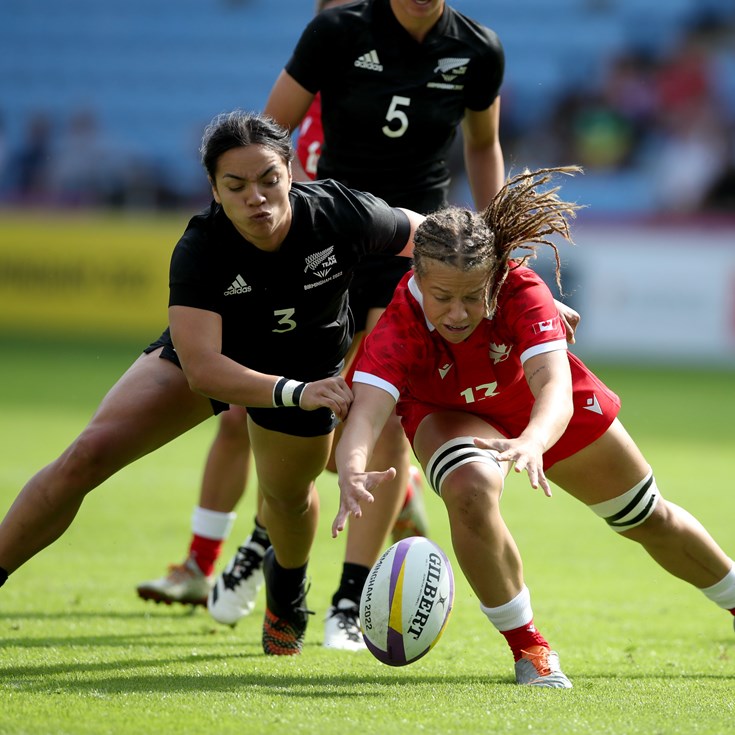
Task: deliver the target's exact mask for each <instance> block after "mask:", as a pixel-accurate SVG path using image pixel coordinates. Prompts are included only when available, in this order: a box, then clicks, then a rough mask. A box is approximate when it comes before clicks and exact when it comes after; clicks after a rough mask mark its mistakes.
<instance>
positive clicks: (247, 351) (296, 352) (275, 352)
mask: <svg viewBox="0 0 735 735" xmlns="http://www.w3.org/2000/svg"><path fill="white" fill-rule="evenodd" d="M289 198H290V202H291V207H292V209H293V220H292V223H291V227H290V229H289V231H288V234H287V235H286V238H285V239H284V241H283V243H282V244H281V247H280V248H279V249H278V250H277V251H276V252H265V251H263V250H259V249H258V248H256V247H255V245H253V244H252V243H250V242H248V241H247V240H246V239H245V238H244V237H243V236H242V235H240V234H239V233H238V232H237V230H236V229H235V228H234V226H233V225H232V223H231V222H230V220H229V219H228V218H227V217H226V215H225V213H224V211H223V210H222V207H221V206H220V205H218V204H216V203H214V202H213V203H212V205H211V206H210V208H209V209H208V210H205V211H204V212H202V213H201V214H199V215H197V216H195V217H193V218H192V219H191V220H190V222H189V224H188V226H187V228H186V230H185V232H184V234H183V235H182V237H181V239H180V240H179V242H178V243H177V245H176V247H175V248H174V252H173V255H172V257H171V268H170V274H169V289H170V290H169V305H170V306H191V307H195V308H198V309H206V310H207V311H214V312H216V313H218V314H220V315H221V316H222V354H224V355H226V356H227V357H230V358H232V359H233V360H235V361H236V362H238V363H240V364H241V365H246V366H247V367H249V368H252V369H253V370H257V371H258V372H262V373H269V374H276V375H287V376H288V377H289V378H293V379H297V380H306V381H308V380H317V379H320V378H323V377H325V376H326V375H332V374H334V371H335V366H337V365H339V363H340V361H341V360H342V359H343V358H344V356H345V354H346V352H347V349H348V347H349V345H350V342H351V341H352V337H353V332H354V330H353V326H352V319H351V316H350V313H349V308H348V304H347V287H348V285H349V282H350V279H351V277H352V272H353V270H354V267H355V265H356V263H357V262H358V260H359V259H360V258H361V257H362V256H363V255H365V254H367V253H387V254H392V255H395V254H396V253H398V252H400V251H401V250H402V249H403V248H404V247H405V245H406V243H407V242H408V238H409V234H410V224H409V221H408V218H407V217H406V215H405V214H403V213H402V212H400V211H399V210H396V209H393V208H391V207H389V206H388V205H387V204H386V203H385V202H384V201H383V200H381V199H378V198H376V197H374V196H373V195H372V194H368V193H364V192H358V191H352V190H350V189H347V188H346V187H344V186H342V185H341V184H339V183H337V182H336V181H318V182H313V183H312V182H309V183H294V184H293V185H292V188H291V192H290V194H289Z"/></svg>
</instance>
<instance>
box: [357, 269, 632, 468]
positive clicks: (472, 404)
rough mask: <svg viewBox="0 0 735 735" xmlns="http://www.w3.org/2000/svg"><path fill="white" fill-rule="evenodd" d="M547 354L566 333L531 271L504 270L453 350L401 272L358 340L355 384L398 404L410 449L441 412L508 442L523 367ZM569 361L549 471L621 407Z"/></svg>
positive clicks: (520, 423) (522, 413)
mask: <svg viewBox="0 0 735 735" xmlns="http://www.w3.org/2000/svg"><path fill="white" fill-rule="evenodd" d="M552 350H565V351H566V350H567V343H566V340H565V333H564V326H563V324H562V323H561V320H560V318H559V314H558V312H557V309H556V305H555V303H554V300H553V297H552V295H551V292H550V291H549V289H548V287H547V286H546V284H545V283H544V282H543V281H542V279H541V278H540V277H539V276H538V275H537V274H536V273H534V271H532V270H531V269H530V268H526V267H517V268H515V269H513V270H511V271H510V273H509V274H508V278H507V280H506V282H505V283H504V284H503V286H502V288H501V291H500V296H499V299H498V308H497V310H496V313H495V315H494V316H493V317H492V318H489V319H484V320H483V321H482V322H481V323H480V324H479V325H478V326H477V328H476V329H475V331H474V332H473V333H472V334H471V335H470V336H469V337H468V338H467V339H466V340H465V341H464V342H461V343H460V344H451V343H450V342H447V341H446V340H445V339H444V338H443V337H441V336H440V335H439V334H438V332H437V331H436V329H434V327H433V326H432V325H431V324H430V323H429V322H428V321H427V320H426V317H425V316H424V311H423V307H422V296H421V292H420V291H419V289H418V286H417V284H416V281H415V279H414V278H413V276H412V275H411V274H407V275H406V276H405V277H404V279H403V280H402V281H401V283H400V284H399V286H398V288H397V289H396V293H395V296H394V297H393V301H392V302H391V305H390V306H389V307H388V309H387V310H386V312H385V313H384V314H383V316H382V317H381V318H380V320H379V321H378V324H377V326H376V327H375V328H374V329H373V331H372V332H371V333H370V334H369V335H368V337H367V338H366V340H365V343H364V348H363V351H362V353H361V354H360V355H359V356H358V359H357V361H356V366H355V372H354V376H353V382H354V383H367V384H370V385H374V386H377V387H379V388H382V389H383V390H385V391H387V392H388V393H390V394H391V395H392V396H393V397H394V398H395V399H396V400H397V401H398V405H397V411H398V414H399V416H400V417H401V421H402V423H403V427H404V430H405V431H406V434H407V436H408V437H409V439H410V440H411V442H413V437H414V435H415V433H416V429H417V428H418V425H419V423H420V422H421V420H422V419H423V418H424V417H425V416H427V415H428V414H430V413H435V412H437V411H442V410H456V411H463V412H469V413H473V414H476V415H478V416H481V417H482V418H484V419H485V420H486V421H487V422H488V423H490V424H491V425H492V426H494V427H495V428H496V429H498V431H500V432H501V433H502V434H503V435H504V436H507V437H516V436H518V435H519V434H520V433H521V432H522V431H523V429H525V427H526V425H527V424H528V420H529V417H530V413H531V408H532V406H533V402H534V398H533V394H532V393H531V390H530V389H529V387H528V384H527V382H526V379H525V375H524V373H523V363H524V362H525V361H526V360H528V359H529V358H530V357H533V356H534V355H538V354H542V353H544V352H548V351H552ZM567 354H568V356H569V364H570V367H571V371H572V387H573V401H574V415H573V417H572V419H571V421H570V423H569V426H568V427H567V430H566V431H565V433H564V435H563V436H562V437H561V438H560V439H559V441H558V442H557V443H556V444H555V445H554V446H553V447H551V448H550V449H549V450H548V451H547V452H546V454H545V455H544V462H545V466H546V468H547V469H548V468H549V467H550V466H551V465H552V464H553V463H554V462H556V461H558V460H560V459H564V458H565V457H568V456H570V455H572V454H574V453H575V452H576V451H578V450H579V449H581V448H582V447H584V446H586V445H588V444H590V443H591V442H593V441H594V440H595V439H597V438H598V437H600V436H601V435H602V434H603V433H604V432H605V431H606V430H607V428H608V426H609V425H610V424H611V423H612V421H613V419H614V418H615V416H616V415H617V413H618V411H619V408H620V401H619V399H618V397H617V396H616V395H615V394H614V393H613V392H612V391H611V390H609V388H607V387H606V386H605V385H604V384H603V383H602V382H601V381H600V380H599V379H598V378H597V377H596V376H595V375H594V374H593V373H592V372H590V370H589V369H588V368H587V367H586V366H585V365H584V364H583V363H582V362H581V361H580V360H579V359H578V358H577V357H575V356H574V355H573V354H571V353H569V352H567Z"/></svg>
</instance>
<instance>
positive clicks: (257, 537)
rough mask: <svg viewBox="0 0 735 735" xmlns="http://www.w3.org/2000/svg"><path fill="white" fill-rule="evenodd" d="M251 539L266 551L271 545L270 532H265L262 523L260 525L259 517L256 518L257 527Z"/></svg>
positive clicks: (254, 528)
mask: <svg viewBox="0 0 735 735" xmlns="http://www.w3.org/2000/svg"><path fill="white" fill-rule="evenodd" d="M250 538H251V539H252V540H253V541H255V542H256V543H259V544H260V545H261V546H262V547H263V548H264V549H267V548H268V547H269V546H270V545H271V540H270V537H269V536H268V531H266V530H265V527H264V526H261V525H260V523H258V517H257V516H256V517H255V526H254V527H253V532H252V533H251V534H250Z"/></svg>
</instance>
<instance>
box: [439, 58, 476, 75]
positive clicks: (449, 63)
mask: <svg viewBox="0 0 735 735" xmlns="http://www.w3.org/2000/svg"><path fill="white" fill-rule="evenodd" d="M469 61H470V60H469V59H457V58H449V59H439V61H438V63H437V67H436V69H434V73H435V74H436V72H438V71H440V72H441V73H442V74H448V73H449V72H450V71H453V72H454V74H455V75H458V74H464V73H465V72H466V71H467V64H468V63H469Z"/></svg>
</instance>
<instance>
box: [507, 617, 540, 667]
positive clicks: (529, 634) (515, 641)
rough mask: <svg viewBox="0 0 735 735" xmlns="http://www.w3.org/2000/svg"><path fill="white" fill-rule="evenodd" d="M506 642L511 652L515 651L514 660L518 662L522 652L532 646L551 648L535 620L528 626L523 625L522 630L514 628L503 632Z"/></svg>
mask: <svg viewBox="0 0 735 735" xmlns="http://www.w3.org/2000/svg"><path fill="white" fill-rule="evenodd" d="M500 632H501V633H502V634H503V635H504V636H505V640H506V641H508V645H509V646H510V650H511V651H513V658H514V659H515V660H516V661H518V659H519V658H520V657H521V651H522V650H523V649H524V648H526V649H527V648H530V647H531V646H544V648H551V646H550V645H549V644H548V643H547V642H546V638H544V637H543V636H542V635H541V633H539V632H538V631H537V630H536V628H535V626H534V624H533V620H531V622H530V623H527V624H526V625H522V626H521V627H520V628H513V630H501V631H500Z"/></svg>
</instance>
